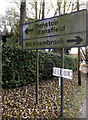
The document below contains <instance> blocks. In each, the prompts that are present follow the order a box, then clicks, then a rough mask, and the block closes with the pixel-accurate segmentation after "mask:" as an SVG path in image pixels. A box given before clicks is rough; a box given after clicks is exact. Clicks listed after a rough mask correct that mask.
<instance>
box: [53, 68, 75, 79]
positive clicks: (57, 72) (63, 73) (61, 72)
mask: <svg viewBox="0 0 88 120" xmlns="http://www.w3.org/2000/svg"><path fill="white" fill-rule="evenodd" d="M53 75H54V76H57V77H63V78H67V79H72V78H73V71H72V70H69V69H62V68H57V67H53Z"/></svg>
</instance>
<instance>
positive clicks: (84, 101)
mask: <svg viewBox="0 0 88 120" xmlns="http://www.w3.org/2000/svg"><path fill="white" fill-rule="evenodd" d="M81 72H82V73H81V74H82V79H83V80H86V73H87V69H86V67H84V65H82V71H81ZM81 109H82V115H81V118H86V97H85V98H84V99H83V103H82V107H81Z"/></svg>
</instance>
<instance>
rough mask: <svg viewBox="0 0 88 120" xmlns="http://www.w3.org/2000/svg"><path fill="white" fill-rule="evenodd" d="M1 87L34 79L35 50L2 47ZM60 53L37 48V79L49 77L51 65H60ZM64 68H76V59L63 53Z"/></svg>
mask: <svg viewBox="0 0 88 120" xmlns="http://www.w3.org/2000/svg"><path fill="white" fill-rule="evenodd" d="M2 49H3V50H2V87H3V88H14V87H18V86H23V85H28V84H29V83H31V82H35V80H36V51H35V50H22V49H21V48H20V47H9V46H5V45H4V46H3V47H2ZM60 61H61V60H60V55H57V54H55V53H49V52H46V51H44V50H43V51H40V50H39V79H40V80H42V79H50V78H51V77H52V70H53V67H61V63H60ZM64 64H65V68H68V69H72V70H74V71H75V70H76V69H77V59H75V58H73V57H71V56H67V55H65V63H64Z"/></svg>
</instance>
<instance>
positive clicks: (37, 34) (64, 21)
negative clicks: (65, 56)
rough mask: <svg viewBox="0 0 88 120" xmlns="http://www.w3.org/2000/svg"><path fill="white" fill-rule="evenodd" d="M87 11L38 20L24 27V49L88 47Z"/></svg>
mask: <svg viewBox="0 0 88 120" xmlns="http://www.w3.org/2000/svg"><path fill="white" fill-rule="evenodd" d="M86 16H87V11H86V10H81V11H78V12H73V13H70V14H65V15H60V16H57V17H52V18H48V19H43V20H38V21H35V22H31V23H26V24H24V25H23V49H41V48H64V47H81V46H86V44H87V41H86V31H87V29H86V22H87V20H86Z"/></svg>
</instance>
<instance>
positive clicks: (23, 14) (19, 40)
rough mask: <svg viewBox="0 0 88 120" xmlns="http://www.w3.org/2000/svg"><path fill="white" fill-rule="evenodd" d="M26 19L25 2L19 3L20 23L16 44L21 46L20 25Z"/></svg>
mask: <svg viewBox="0 0 88 120" xmlns="http://www.w3.org/2000/svg"><path fill="white" fill-rule="evenodd" d="M25 17H26V2H21V5H20V22H19V39H18V44H19V45H20V46H22V25H23V24H24V22H25Z"/></svg>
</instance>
